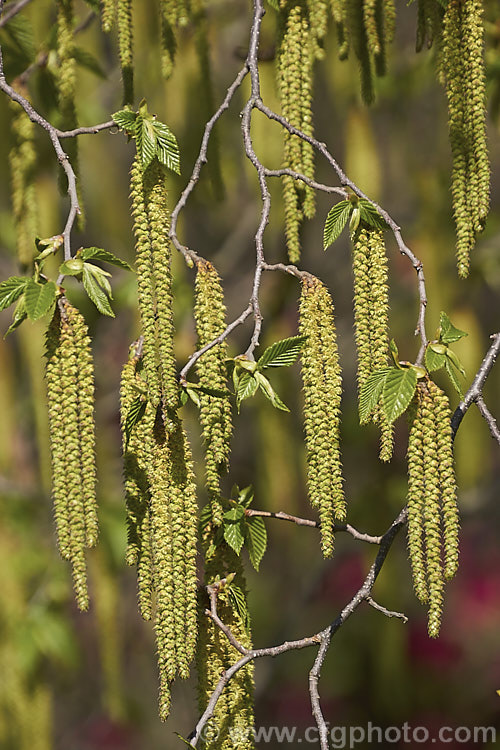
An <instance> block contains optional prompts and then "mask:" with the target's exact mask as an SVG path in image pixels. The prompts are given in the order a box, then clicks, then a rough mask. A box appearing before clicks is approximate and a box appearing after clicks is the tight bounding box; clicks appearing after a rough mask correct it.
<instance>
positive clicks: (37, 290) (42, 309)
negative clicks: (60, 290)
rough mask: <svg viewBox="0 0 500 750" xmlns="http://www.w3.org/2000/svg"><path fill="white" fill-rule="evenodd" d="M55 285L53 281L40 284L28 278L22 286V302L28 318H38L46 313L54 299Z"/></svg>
mask: <svg viewBox="0 0 500 750" xmlns="http://www.w3.org/2000/svg"><path fill="white" fill-rule="evenodd" d="M56 291H57V288H56V285H55V284H54V282H53V281H47V282H46V283H45V284H40V283H38V282H37V281H35V280H34V279H29V280H28V282H27V283H26V286H25V287H24V304H25V309H26V314H27V316H28V318H29V319H30V320H38V319H39V318H42V317H43V316H44V315H46V314H47V313H48V312H49V310H50V309H51V307H52V305H53V304H54V302H55V299H56Z"/></svg>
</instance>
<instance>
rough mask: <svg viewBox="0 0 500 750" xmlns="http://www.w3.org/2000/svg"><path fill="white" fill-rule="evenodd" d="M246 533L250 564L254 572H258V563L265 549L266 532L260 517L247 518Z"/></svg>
mask: <svg viewBox="0 0 500 750" xmlns="http://www.w3.org/2000/svg"><path fill="white" fill-rule="evenodd" d="M246 532H247V533H246V547H247V550H248V555H249V557H250V562H251V563H252V565H253V567H254V568H255V570H259V565H260V562H261V560H262V558H263V557H264V553H265V551H266V548H267V531H266V525H265V523H264V519H263V518H261V517H260V516H254V517H253V518H249V519H248V520H247V527H246Z"/></svg>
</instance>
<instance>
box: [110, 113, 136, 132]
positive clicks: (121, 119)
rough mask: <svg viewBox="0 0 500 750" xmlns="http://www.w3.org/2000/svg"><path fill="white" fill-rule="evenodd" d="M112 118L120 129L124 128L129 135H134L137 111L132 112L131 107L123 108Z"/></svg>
mask: <svg viewBox="0 0 500 750" xmlns="http://www.w3.org/2000/svg"><path fill="white" fill-rule="evenodd" d="M111 118H112V120H113V121H114V122H115V124H116V125H117V127H119V128H120V130H124V131H125V132H126V133H128V135H134V133H135V121H136V120H137V112H132V111H131V110H130V109H121V110H120V111H119V112H115V113H114V115H111Z"/></svg>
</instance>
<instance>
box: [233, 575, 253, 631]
mask: <svg viewBox="0 0 500 750" xmlns="http://www.w3.org/2000/svg"><path fill="white" fill-rule="evenodd" d="M228 592H229V598H230V600H231V604H232V605H233V607H234V610H235V611H236V612H237V613H238V615H239V617H240V618H241V621H242V623H243V625H244V626H245V628H247V629H248V626H249V624H250V623H249V615H248V607H247V602H246V599H245V594H244V593H243V591H242V590H241V588H240V587H239V586H236V585H235V584H234V583H231V584H230V585H229V586H228Z"/></svg>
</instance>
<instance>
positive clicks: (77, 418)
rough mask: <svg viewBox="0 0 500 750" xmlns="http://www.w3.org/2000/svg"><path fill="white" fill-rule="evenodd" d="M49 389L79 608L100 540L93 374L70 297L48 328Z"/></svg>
mask: <svg viewBox="0 0 500 750" xmlns="http://www.w3.org/2000/svg"><path fill="white" fill-rule="evenodd" d="M46 356H47V370H46V376H47V394H48V403H49V423H50V439H51V454H52V472H53V499H54V509H55V519H56V527H57V536H58V542H59V550H60V552H61V555H62V557H64V558H65V559H68V560H70V562H71V566H72V569H73V583H74V588H75V594H76V599H77V603H78V606H79V608H80V609H83V610H85V609H88V592H87V571H86V564H85V553H84V550H85V547H91V546H93V545H94V544H95V543H96V541H97V531H98V530H97V504H96V496H95V468H94V464H95V457H94V456H95V435H94V414H93V394H94V375H93V365H92V359H91V353H90V346H89V338H88V332H87V327H86V325H85V322H84V321H83V318H82V316H81V314H80V313H79V312H78V310H77V309H76V308H74V307H73V306H72V305H70V304H69V303H68V302H67V301H66V300H62V301H61V303H60V310H57V311H56V313H55V314H54V318H53V320H52V322H51V324H50V326H49V329H48V333H47V354H46Z"/></svg>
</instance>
